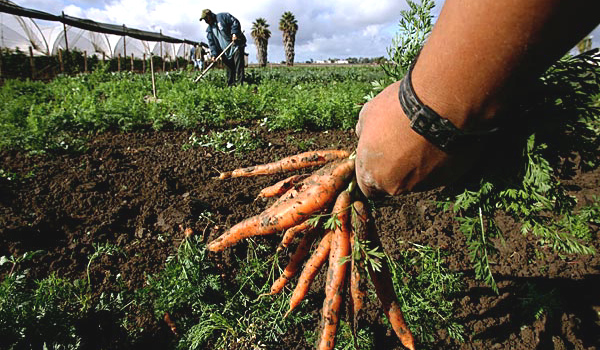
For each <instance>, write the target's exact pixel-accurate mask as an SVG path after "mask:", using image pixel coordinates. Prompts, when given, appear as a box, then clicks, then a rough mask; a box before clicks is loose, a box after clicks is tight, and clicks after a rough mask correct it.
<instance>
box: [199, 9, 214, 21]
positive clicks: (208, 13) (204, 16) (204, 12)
mask: <svg viewBox="0 0 600 350" xmlns="http://www.w3.org/2000/svg"><path fill="white" fill-rule="evenodd" d="M209 16H212V11H211V10H209V9H204V10H202V16H200V20H205V21H206V19H207V18H208V17H209Z"/></svg>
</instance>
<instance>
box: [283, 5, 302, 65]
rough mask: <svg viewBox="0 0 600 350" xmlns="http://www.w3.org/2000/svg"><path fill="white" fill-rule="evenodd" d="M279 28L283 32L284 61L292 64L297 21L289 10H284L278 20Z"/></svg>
mask: <svg viewBox="0 0 600 350" xmlns="http://www.w3.org/2000/svg"><path fill="white" fill-rule="evenodd" d="M279 30H281V31H282V32H283V48H284V49H285V62H286V64H287V65H288V66H293V65H294V45H295V43H296V32H297V31H298V21H296V17H294V14H293V13H291V12H290V11H287V12H284V13H283V15H281V19H280V20H279Z"/></svg>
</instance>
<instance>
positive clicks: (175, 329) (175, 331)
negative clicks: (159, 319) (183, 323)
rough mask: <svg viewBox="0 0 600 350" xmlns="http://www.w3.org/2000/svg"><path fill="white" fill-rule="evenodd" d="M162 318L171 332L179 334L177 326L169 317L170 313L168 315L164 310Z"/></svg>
mask: <svg viewBox="0 0 600 350" xmlns="http://www.w3.org/2000/svg"><path fill="white" fill-rule="evenodd" d="M163 319H164V321H165V323H166V324H167V326H169V328H170V329H171V332H173V334H175V336H179V334H177V326H175V322H173V320H172V319H171V315H169V313H168V312H165V315H164V317H163Z"/></svg>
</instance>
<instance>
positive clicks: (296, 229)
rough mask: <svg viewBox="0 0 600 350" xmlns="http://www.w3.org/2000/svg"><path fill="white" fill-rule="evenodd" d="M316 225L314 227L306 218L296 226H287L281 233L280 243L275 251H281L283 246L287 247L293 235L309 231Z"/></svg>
mask: <svg viewBox="0 0 600 350" xmlns="http://www.w3.org/2000/svg"><path fill="white" fill-rule="evenodd" d="M315 228H316V227H314V226H313V225H312V224H311V223H310V222H309V221H308V220H307V221H304V222H302V223H300V224H298V225H296V226H292V227H290V228H288V229H287V230H286V231H285V233H284V234H283V238H282V239H281V243H280V244H279V247H277V251H281V250H283V249H284V248H287V246H288V245H290V243H292V241H293V240H294V237H296V235H297V234H298V233H300V232H305V231H306V232H311V231H312V230H314V229H315Z"/></svg>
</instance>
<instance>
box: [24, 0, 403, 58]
mask: <svg viewBox="0 0 600 350" xmlns="http://www.w3.org/2000/svg"><path fill="white" fill-rule="evenodd" d="M18 3H19V5H21V6H24V7H29V8H34V9H39V10H43V11H47V12H50V13H54V14H60V13H61V12H62V11H64V12H65V13H66V14H68V15H71V16H76V17H83V18H88V19H91V20H94V21H98V22H105V23H112V24H124V25H126V26H128V27H131V28H137V29H142V30H150V31H156V32H158V31H161V30H162V32H163V34H165V35H169V36H174V37H178V38H185V39H190V40H196V41H206V36H205V29H206V24H205V23H204V22H199V21H198V18H199V17H200V13H201V12H202V9H203V8H205V7H206V6H207V5H206V3H205V2H198V1H194V0H112V1H111V0H105V1H100V0H79V1H75V0H57V1H46V0H24V1H20V2H18ZM210 6H211V10H213V12H215V13H217V12H229V13H231V14H232V15H234V16H235V17H236V18H238V19H239V20H240V22H241V25H242V29H243V30H244V31H245V34H246V36H247V37H248V43H249V45H248V47H247V49H246V51H247V52H248V53H249V54H250V61H252V62H255V61H256V58H255V57H256V48H255V47H254V44H253V42H252V38H251V36H250V31H251V29H252V22H254V21H255V20H256V19H257V18H259V17H262V18H265V19H266V20H267V23H269V24H270V28H269V29H270V30H271V32H272V37H271V39H270V40H269V50H268V57H269V61H271V62H279V61H282V60H283V59H284V51H283V44H282V42H283V38H282V34H281V31H280V30H279V29H278V25H279V19H280V17H281V15H282V14H283V13H284V12H286V11H291V12H292V13H293V14H294V16H295V17H296V19H297V21H298V27H299V28H298V32H297V34H296V61H305V60H309V59H324V58H334V57H337V58H346V57H376V56H383V55H385V52H386V51H385V50H386V47H387V46H388V45H389V44H390V43H391V37H392V33H393V32H394V29H393V28H394V27H395V26H397V23H398V20H399V19H400V11H401V10H402V9H406V8H407V5H406V3H405V2H403V1H397V0H382V1H377V2H371V1H364V0H360V1H359V0H350V1H344V0H330V1H327V2H324V1H322V0H319V1H315V0H303V1H297V0H294V1H291V0H255V1H247V0H245V1H240V0H235V1H227V2H221V3H214V4H211V5H210Z"/></svg>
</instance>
